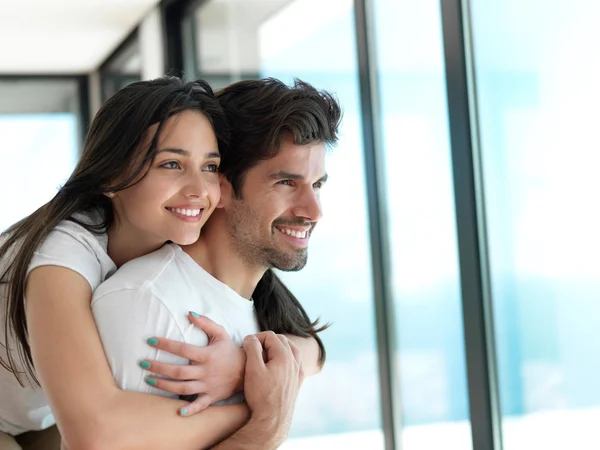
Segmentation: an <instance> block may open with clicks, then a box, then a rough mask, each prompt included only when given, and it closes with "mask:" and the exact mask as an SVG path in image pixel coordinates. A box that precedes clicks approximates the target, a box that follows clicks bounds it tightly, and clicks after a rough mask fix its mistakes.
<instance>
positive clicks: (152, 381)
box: [145, 377, 157, 386]
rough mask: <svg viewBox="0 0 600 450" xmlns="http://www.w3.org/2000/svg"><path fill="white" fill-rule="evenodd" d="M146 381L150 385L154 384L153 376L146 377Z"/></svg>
mask: <svg viewBox="0 0 600 450" xmlns="http://www.w3.org/2000/svg"><path fill="white" fill-rule="evenodd" d="M145 380H146V383H148V384H149V385H150V386H156V384H157V383H156V380H155V379H154V378H150V377H146V378H145Z"/></svg>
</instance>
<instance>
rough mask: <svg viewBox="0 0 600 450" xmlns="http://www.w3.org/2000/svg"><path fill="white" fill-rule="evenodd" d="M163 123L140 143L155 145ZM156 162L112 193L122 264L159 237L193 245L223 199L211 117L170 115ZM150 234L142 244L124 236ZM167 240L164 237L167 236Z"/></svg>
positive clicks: (114, 243) (117, 256)
mask: <svg viewBox="0 0 600 450" xmlns="http://www.w3.org/2000/svg"><path fill="white" fill-rule="evenodd" d="M158 128H159V124H155V125H152V126H151V127H150V128H149V129H148V131H147V132H146V134H145V137H144V140H143V141H142V142H141V148H150V146H151V144H152V141H153V140H154V139H155V136H156V133H157V131H158ZM157 142H158V148H157V152H156V156H155V158H154V161H153V162H151V163H150V164H149V165H148V167H147V169H146V170H145V171H144V172H143V173H142V174H140V175H139V177H138V179H137V180H136V181H135V182H134V183H133V185H132V186H131V187H128V188H126V189H123V190H121V191H115V192H112V194H113V195H112V196H111V200H112V203H113V208H114V215H115V223H114V226H113V227H112V228H111V229H110V230H109V232H108V237H109V245H108V249H109V251H111V250H112V251H113V254H114V257H113V260H114V261H115V263H116V264H117V266H120V265H122V264H123V263H124V262H126V261H129V260H130V259H132V258H133V257H135V256H140V255H142V254H145V253H148V252H149V251H151V250H153V249H154V248H151V247H155V245H156V244H152V242H155V241H156V239H158V240H159V242H160V243H162V242H165V240H169V241H173V242H177V243H180V244H181V245H186V244H191V243H193V242H195V241H196V240H197V239H198V236H199V235H200V229H201V228H202V226H203V225H204V223H205V222H206V220H207V219H208V217H209V216H210V214H211V213H212V212H213V210H214V208H215V206H216V205H217V203H218V202H219V197H220V189H219V177H218V169H219V162H220V154H219V152H218V144H217V138H216V136H215V134H214V132H213V130H212V126H211V124H210V121H209V120H208V119H207V118H206V116H205V115H204V114H202V113H198V112H196V111H192V110H190V111H184V112H182V113H180V114H178V115H174V116H171V117H170V118H169V119H167V120H166V121H165V122H164V124H163V128H162V131H161V133H160V135H159V136H158V140H157ZM131 234H135V235H137V236H138V238H141V237H142V236H146V237H147V242H148V243H149V244H151V245H147V244H145V243H143V241H142V239H139V241H138V242H140V243H141V244H142V245H143V247H141V248H140V247H137V246H136V245H134V243H130V245H129V246H127V248H122V247H120V246H119V243H120V242H121V241H122V237H123V236H130V235H131ZM165 237H166V238H167V239H164V238H165Z"/></svg>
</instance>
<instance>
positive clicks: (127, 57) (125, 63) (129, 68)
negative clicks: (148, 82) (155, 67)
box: [100, 29, 159, 101]
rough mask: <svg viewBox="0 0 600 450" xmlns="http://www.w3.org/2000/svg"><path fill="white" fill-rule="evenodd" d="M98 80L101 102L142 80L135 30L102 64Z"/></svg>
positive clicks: (137, 38) (139, 53)
mask: <svg viewBox="0 0 600 450" xmlns="http://www.w3.org/2000/svg"><path fill="white" fill-rule="evenodd" d="M157 51H159V50H157ZM100 78H101V83H102V86H101V89H102V101H105V100H106V99H108V98H109V97H110V96H111V95H113V94H114V93H115V92H117V91H118V90H119V89H122V88H124V87H125V86H127V85H128V84H130V83H133V82H135V81H140V80H141V79H142V57H141V52H140V43H139V37H138V31H137V29H136V30H134V32H133V33H132V34H131V35H130V36H129V37H128V38H127V39H126V40H125V41H123V43H122V44H121V45H120V46H119V47H118V48H117V49H116V50H115V51H114V53H113V54H112V55H111V56H110V57H109V58H108V59H107V61H106V62H105V63H104V64H102V67H100Z"/></svg>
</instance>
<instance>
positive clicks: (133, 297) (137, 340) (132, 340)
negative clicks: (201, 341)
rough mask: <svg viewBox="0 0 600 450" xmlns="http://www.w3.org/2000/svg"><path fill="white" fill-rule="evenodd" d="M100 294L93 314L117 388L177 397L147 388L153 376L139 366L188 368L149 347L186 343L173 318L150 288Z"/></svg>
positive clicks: (180, 361) (169, 354)
mask: <svg viewBox="0 0 600 450" xmlns="http://www.w3.org/2000/svg"><path fill="white" fill-rule="evenodd" d="M111 281H114V280H111ZM101 289H102V288H101ZM97 294H98V296H96V295H95V296H94V298H93V299H92V312H93V314H94V319H95V320H96V325H97V327H98V332H99V333H100V338H101V339H102V345H103V346H104V352H105V354H106V358H107V360H108V362H109V364H110V367H111V370H112V374H113V377H114V378H115V381H116V383H117V386H118V387H119V388H121V389H123V390H126V391H135V392H148V393H153V394H159V395H163V396H167V397H176V395H175V394H170V393H168V392H165V391H162V390H159V389H156V388H153V387H151V386H150V385H148V384H147V383H146V382H145V381H144V378H145V377H146V376H148V375H150V372H149V371H147V370H143V369H142V368H141V367H140V366H139V363H140V361H142V360H155V361H160V362H164V363H170V364H179V365H184V364H189V361H188V360H187V359H184V358H181V357H179V356H176V355H173V354H171V353H168V352H164V351H161V350H157V349H155V348H154V347H151V346H150V345H149V344H148V343H147V339H148V338H151V337H161V338H168V339H173V340H177V341H184V339H183V337H184V333H183V332H182V330H181V329H180V326H179V324H178V323H177V321H176V319H175V318H174V317H173V314H172V313H171V312H170V311H169V310H168V308H167V307H166V306H165V305H164V304H163V303H162V302H161V301H160V299H159V298H158V297H157V296H156V295H155V294H154V293H153V292H152V290H151V289H150V288H149V287H148V286H143V287H140V288H134V289H117V290H111V291H110V292H108V293H104V294H100V293H97Z"/></svg>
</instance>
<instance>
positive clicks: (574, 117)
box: [472, 0, 600, 450]
mask: <svg viewBox="0 0 600 450" xmlns="http://www.w3.org/2000/svg"><path fill="white" fill-rule="evenodd" d="M599 17H600V3H599V2H598V1H597V0H575V1H573V2H569V3H568V4H567V3H564V2H559V1H557V0H548V1H545V2H540V1H536V0H520V1H518V2H517V1H508V0H504V1H499V2H488V1H481V0H473V1H472V18H473V30H474V42H475V63H476V76H477V86H478V97H479V98H478V101H479V105H478V108H479V119H480V128H481V145H482V153H483V165H484V176H485V190H486V197H487V198H486V207H487V211H486V213H487V221H488V232H489V241H490V242H489V243H490V255H491V272H492V283H493V300H494V315H495V331H496V347H497V351H498V368H499V382H500V397H501V406H502V415H503V432H504V442H505V449H506V450H517V449H519V450H520V449H523V450H525V449H531V448H534V447H535V448H543V449H546V450H553V449H565V448H575V447H576V448H577V449H578V450H583V449H597V448H600V437H599V435H598V433H597V432H595V431H594V430H595V428H596V424H597V422H598V420H599V419H600V383H598V380H599V379H600V359H599V358H598V351H599V350H600V333H599V332H598V328H599V325H600V308H599V306H598V304H599V303H598V293H599V292H600V265H599V264H598V263H597V255H598V254H599V253H600V237H599V236H600V235H599V233H598V229H600V215H598V212H597V208H596V204H597V196H598V192H600V178H599V177H598V167H599V166H600V156H599V155H600V153H599V152H598V147H599V145H600V136H599V135H598V129H599V128H598V119H599V115H598V105H599V104H600V85H599V84H598V80H599V79H600V66H599V65H598V64H597V58H596V56H595V55H598V54H599V53H600V29H599V28H598V25H597V22H598V18H599Z"/></svg>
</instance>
